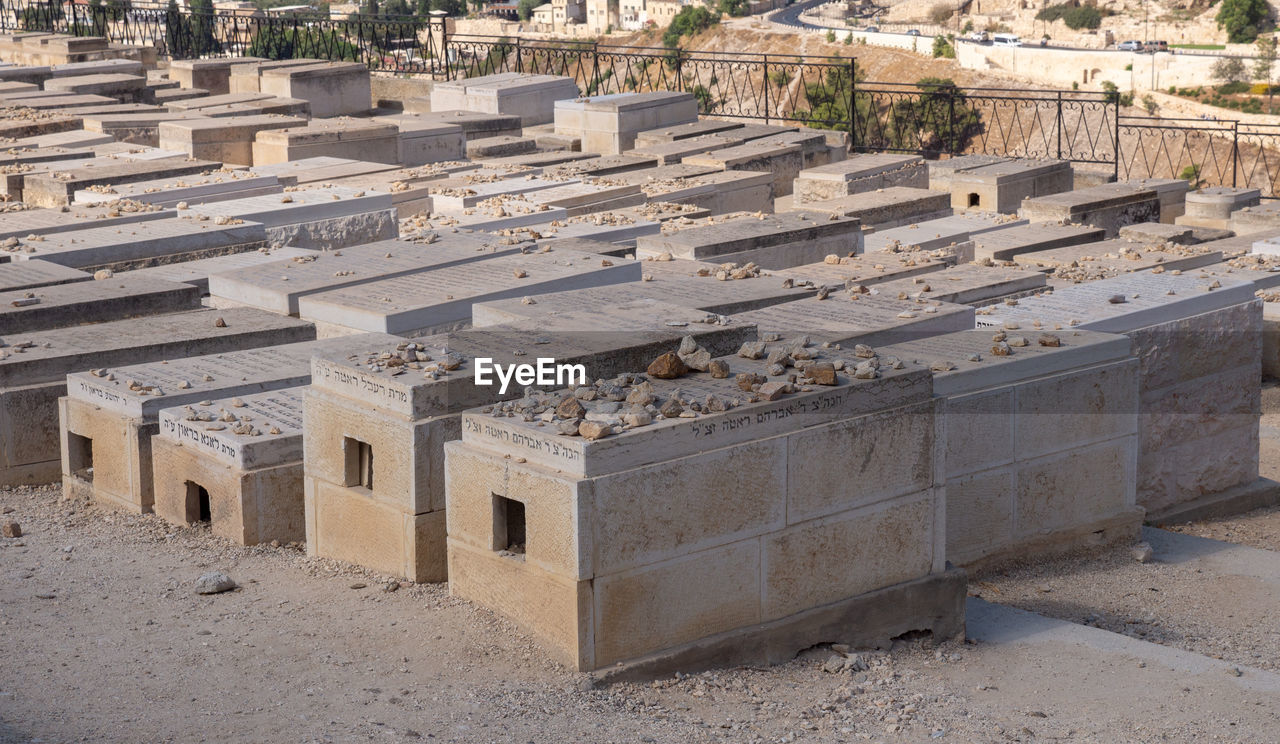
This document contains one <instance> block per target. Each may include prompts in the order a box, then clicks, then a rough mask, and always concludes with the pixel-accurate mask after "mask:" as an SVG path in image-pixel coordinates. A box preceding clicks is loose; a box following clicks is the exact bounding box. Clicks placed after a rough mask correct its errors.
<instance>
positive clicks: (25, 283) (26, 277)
mask: <svg viewBox="0 0 1280 744" xmlns="http://www.w3.org/2000/svg"><path fill="white" fill-rule="evenodd" d="M91 279H93V275H92V274H90V273H88V272H84V271H80V270H78V269H73V268H71V267H69V266H63V265H61V264H56V263H50V262H49V261H41V260H39V259H33V260H30V261H10V262H7V263H0V292H12V291H14V290H19V289H35V288H37V287H52V286H55V285H59V284H69V283H71V282H85V281H89V280H91Z"/></svg>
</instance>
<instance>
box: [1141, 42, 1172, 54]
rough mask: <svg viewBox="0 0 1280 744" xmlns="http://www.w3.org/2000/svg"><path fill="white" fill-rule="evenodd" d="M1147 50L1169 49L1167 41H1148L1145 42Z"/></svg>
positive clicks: (1163, 50)
mask: <svg viewBox="0 0 1280 744" xmlns="http://www.w3.org/2000/svg"><path fill="white" fill-rule="evenodd" d="M1146 47H1147V51H1148V52H1167V51H1169V42H1167V41H1148V42H1147V43H1146Z"/></svg>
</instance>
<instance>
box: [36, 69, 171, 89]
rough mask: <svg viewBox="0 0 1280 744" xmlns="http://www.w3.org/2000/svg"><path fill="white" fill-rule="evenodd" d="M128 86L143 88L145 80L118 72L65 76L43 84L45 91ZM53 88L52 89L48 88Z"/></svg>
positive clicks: (139, 76) (138, 76)
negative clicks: (68, 88)
mask: <svg viewBox="0 0 1280 744" xmlns="http://www.w3.org/2000/svg"><path fill="white" fill-rule="evenodd" d="M122 84H128V85H133V86H136V87H139V88H142V87H145V86H146V84H147V79H146V78H145V77H142V76H141V75H128V74H124V73H119V72H100V73H92V74H88V75H66V76H61V77H57V78H54V79H53V80H50V81H49V82H47V83H45V90H58V89H59V88H67V87H71V86H80V85H122ZM50 86H53V87H50Z"/></svg>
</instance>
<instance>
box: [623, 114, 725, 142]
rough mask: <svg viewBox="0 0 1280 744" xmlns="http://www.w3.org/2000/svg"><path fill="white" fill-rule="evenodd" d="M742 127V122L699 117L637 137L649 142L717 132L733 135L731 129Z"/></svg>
mask: <svg viewBox="0 0 1280 744" xmlns="http://www.w3.org/2000/svg"><path fill="white" fill-rule="evenodd" d="M741 128H742V123H741V122H733V121H721V120H718V119H699V120H697V121H694V122H689V123H688V124H675V125H672V126H669V127H660V128H658V129H649V130H646V131H644V132H641V133H640V135H639V137H638V138H637V139H638V140H640V141H648V142H675V141H678V140H682V139H690V138H693V137H702V136H706V135H709V134H716V133H717V132H726V133H729V135H730V136H733V134H732V131H731V130H734V129H741Z"/></svg>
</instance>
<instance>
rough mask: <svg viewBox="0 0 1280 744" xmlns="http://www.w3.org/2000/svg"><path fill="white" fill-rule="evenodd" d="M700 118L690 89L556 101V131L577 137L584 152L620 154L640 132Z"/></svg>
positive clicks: (627, 148)
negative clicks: (677, 91) (686, 91)
mask: <svg viewBox="0 0 1280 744" xmlns="http://www.w3.org/2000/svg"><path fill="white" fill-rule="evenodd" d="M697 118H698V103H697V101H696V100H695V99H694V97H693V95H692V94H690V93H675V92H668V91H655V92H651V93H617V94H613V95H604V96H593V97H590V98H578V99H571V100H563V101H556V102H555V117H554V119H555V127H556V134H560V135H565V136H570V137H578V138H580V139H581V140H582V151H583V152H595V153H600V154H602V155H617V154H619V153H622V152H625V151H627V150H630V149H632V148H633V147H635V140H636V135H637V134H639V133H640V132H643V131H646V130H649V129H657V128H660V127H666V126H671V125H674V124H687V123H689V122H692V121H696V120H697Z"/></svg>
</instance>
